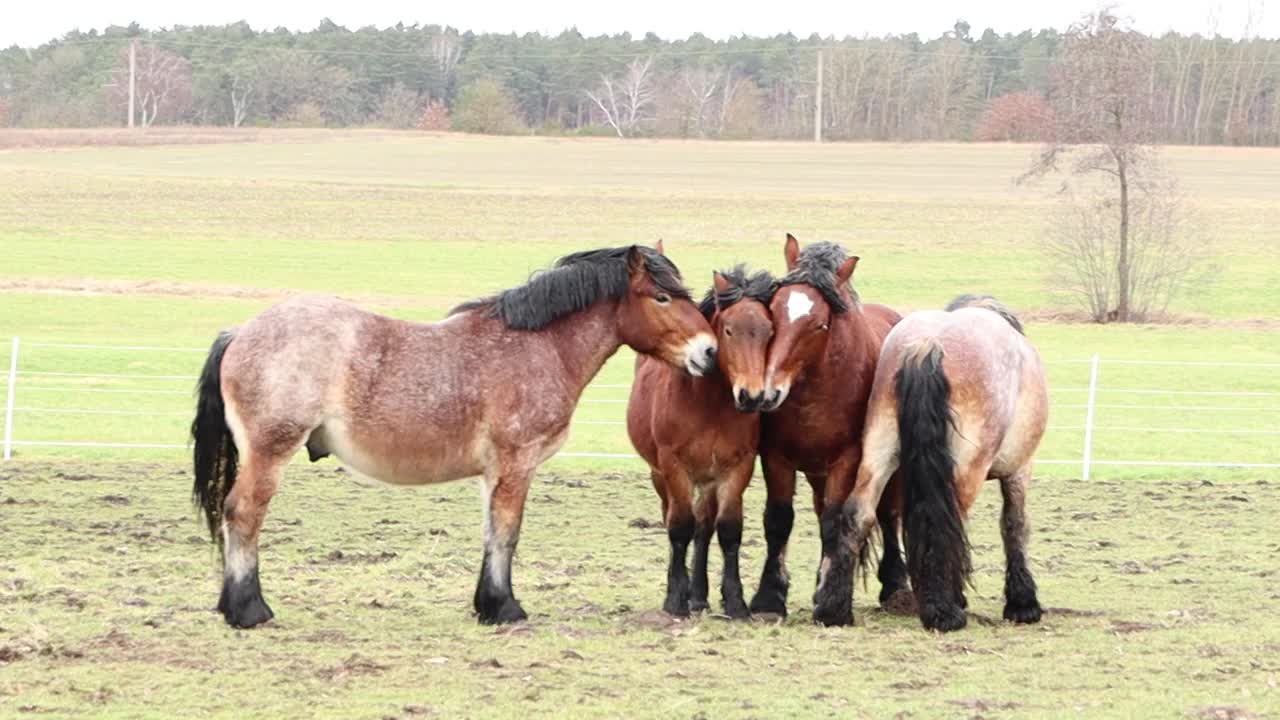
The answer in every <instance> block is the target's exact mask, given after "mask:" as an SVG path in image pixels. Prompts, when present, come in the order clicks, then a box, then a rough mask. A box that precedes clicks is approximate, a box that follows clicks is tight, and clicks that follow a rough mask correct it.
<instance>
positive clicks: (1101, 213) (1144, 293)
mask: <svg viewBox="0 0 1280 720" xmlns="http://www.w3.org/2000/svg"><path fill="white" fill-rule="evenodd" d="M1119 212H1120V209H1119V203H1118V202H1117V201H1116V198H1115V197H1114V195H1113V194H1112V193H1110V192H1108V191H1106V190H1105V189H1101V188H1099V187H1096V186H1095V187H1094V188H1085V189H1081V188H1074V189H1072V190H1070V191H1069V192H1068V193H1067V194H1066V195H1065V196H1064V198H1063V202H1062V204H1061V205H1060V207H1059V208H1058V211H1057V213H1056V216H1055V217H1054V218H1053V220H1052V222H1051V224H1050V227H1049V231H1048V233H1047V235H1046V236H1045V238H1044V249H1045V251H1046V255H1047V257H1048V261H1049V264H1050V268H1051V270H1050V273H1051V281H1052V282H1053V286H1054V287H1055V288H1056V289H1057V290H1058V291H1060V292H1062V293H1064V294H1066V295H1067V296H1068V298H1069V301H1072V302H1074V303H1075V304H1077V305H1078V306H1080V307H1081V308H1082V309H1084V310H1085V311H1087V312H1088V313H1089V317H1090V318H1091V319H1092V320H1094V321H1095V322H1107V321H1110V320H1118V319H1119V318H1118V317H1117V311H1116V309H1115V308H1116V303H1117V300H1118V298H1119V296H1120V295H1121V293H1122V292H1123V291H1124V290H1123V289H1122V286H1121V285H1119V282H1120V278H1119V276H1118V275H1117V274H1116V272H1115V261H1116V257H1117V255H1118V253H1119V250H1118V247H1117V245H1118V243H1117V237H1116V234H1115V225H1116V222H1117V220H1118V216H1119ZM1129 212H1130V214H1131V226H1130V237H1129V243H1128V250H1127V252H1128V256H1129V274H1128V275H1127V276H1126V278H1125V281H1126V283H1127V285H1128V287H1127V291H1128V295H1129V297H1130V307H1129V320H1131V321H1134V322H1147V321H1152V320H1158V319H1160V318H1161V317H1162V316H1163V315H1164V313H1165V311H1166V310H1167V309H1168V306H1169V303H1170V302H1171V301H1172V300H1174V299H1175V298H1176V297H1177V296H1178V295H1179V294H1180V293H1182V292H1184V291H1186V290H1187V289H1189V288H1190V287H1193V286H1195V285H1196V284H1199V283H1204V282H1208V281H1209V280H1210V279H1211V278H1212V276H1213V270H1214V268H1213V267H1212V265H1211V264H1210V263H1209V262H1208V250H1207V238H1206V237H1205V236H1204V233H1203V230H1202V227H1201V225H1200V224H1199V222H1198V220H1197V218H1196V217H1195V216H1194V215H1193V214H1192V212H1191V210H1190V209H1189V207H1188V205H1187V203H1186V202H1185V198H1184V197H1183V195H1182V193H1181V192H1180V191H1179V189H1178V187H1177V183H1176V182H1175V181H1174V180H1173V179H1172V178H1170V177H1168V176H1162V177H1160V178H1154V179H1153V178H1150V177H1148V178H1146V179H1144V181H1143V182H1141V183H1138V184H1136V185H1135V186H1134V192H1133V195H1132V197H1131V198H1130V200H1129Z"/></svg>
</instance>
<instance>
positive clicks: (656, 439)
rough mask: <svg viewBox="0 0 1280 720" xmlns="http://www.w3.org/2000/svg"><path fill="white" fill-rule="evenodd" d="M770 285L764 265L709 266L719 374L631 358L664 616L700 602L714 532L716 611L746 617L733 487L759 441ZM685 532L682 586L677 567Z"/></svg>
mask: <svg viewBox="0 0 1280 720" xmlns="http://www.w3.org/2000/svg"><path fill="white" fill-rule="evenodd" d="M773 286H774V282H773V278H772V277H771V276H770V275H769V274H768V273H765V272H760V273H756V274H755V275H752V276H750V277H748V276H747V274H746V272H745V271H744V270H743V268H742V267H741V266H739V267H737V268H734V269H733V270H731V271H728V272H725V273H715V275H714V286H713V287H712V289H711V290H710V291H709V292H708V293H707V295H706V297H705V298H704V299H703V301H702V305H701V310H702V314H703V315H704V316H706V317H707V319H708V320H710V322H711V327H712V329H713V330H714V331H715V333H716V339H717V340H718V342H719V347H720V352H719V358H720V359H719V365H720V372H719V373H714V374H711V375H707V376H705V377H689V376H688V375H686V374H684V373H681V372H678V371H676V370H673V369H672V368H671V367H670V366H668V365H666V364H664V363H660V362H656V361H654V360H652V359H649V358H645V357H640V358H639V359H637V361H636V377H635V381H634V382H633V383H632V385H631V401H630V403H629V405H628V407H627V432H628V434H630V436H631V443H632V444H633V445H634V446H635V448H636V452H638V453H640V456H641V457H643V458H644V459H645V461H646V462H648V463H649V468H650V473H651V475H652V477H653V487H654V489H655V490H657V491H658V497H659V498H661V500H662V515H663V521H664V523H665V524H666V527H667V537H668V539H669V540H670V543H671V560H670V564H669V566H668V570H667V599H666V602H665V603H664V604H663V609H664V610H666V611H667V612H668V613H670V614H672V615H677V616H683V615H688V614H689V612H690V611H691V610H694V611H697V610H705V609H706V608H707V607H708V603H707V554H708V552H709V551H710V546H711V535H712V533H713V532H714V533H715V534H716V535H717V536H718V537H719V539H720V550H721V552H722V553H723V555H724V571H723V575H722V580H721V585H720V594H721V597H722V599H723V602H724V612H725V614H726V615H728V616H729V617H731V618H745V617H749V616H750V612H749V611H748V610H747V603H746V601H745V600H743V597H742V580H741V579H740V578H739V575H738V549H739V546H740V545H741V544H742V493H743V492H744V491H745V490H746V489H747V483H748V482H750V481H751V473H752V472H753V471H754V470H755V464H756V447H757V444H758V442H759V439H760V416H759V415H758V414H757V413H756V412H755V410H756V409H757V408H759V406H760V405H761V403H763V402H764V363H765V355H766V353H767V352H768V348H769V339H770V338H771V337H772V336H773V322H772V320H771V319H770V318H769V310H768V306H767V303H768V302H769V297H770V296H771V295H772V294H773ZM695 490H697V492H698V499H697V505H696V507H695V506H694V505H693V493H694V491H695ZM690 540H692V541H693V542H694V555H693V557H694V559H693V568H694V569H693V582H692V590H690V581H689V576H688V574H687V572H686V569H685V554H686V552H687V550H688V548H689V542H690Z"/></svg>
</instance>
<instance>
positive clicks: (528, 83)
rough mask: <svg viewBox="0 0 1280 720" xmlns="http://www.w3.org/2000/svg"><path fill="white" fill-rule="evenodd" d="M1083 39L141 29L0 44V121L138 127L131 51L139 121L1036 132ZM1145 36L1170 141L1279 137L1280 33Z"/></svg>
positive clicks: (776, 134)
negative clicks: (1062, 65)
mask: <svg viewBox="0 0 1280 720" xmlns="http://www.w3.org/2000/svg"><path fill="white" fill-rule="evenodd" d="M1067 32H1070V28H1064V29H1062V30H1061V31H1059V30H1053V29H1043V30H1038V31H1030V30H1028V31H1025V32H1020V33H1005V34H1000V33H996V32H995V31H993V30H989V29H988V30H985V31H983V32H981V33H977V34H975V33H974V32H972V28H971V27H970V26H969V25H968V24H967V23H965V22H963V21H959V22H957V23H955V25H954V28H953V29H952V30H950V31H948V32H946V33H944V34H943V35H941V36H940V37H936V38H931V39H925V38H921V37H918V36H917V35H914V34H907V35H896V36H887V37H861V38H855V37H846V38H835V37H820V36H818V35H814V36H811V37H806V38H800V37H795V36H793V35H778V36H776V37H769V38H763V37H734V38H729V39H724V40H713V39H709V38H707V37H703V36H700V35H694V36H692V37H689V38H686V39H679V40H668V39H663V38H659V37H657V36H655V35H652V34H649V35H646V36H644V37H633V36H631V35H629V34H619V35H612V36H597V37H586V36H584V35H582V34H581V33H579V32H577V31H576V30H573V29H570V30H566V31H564V32H561V33H560V34H558V35H554V36H551V35H541V34H536V33H531V34H524V35H514V34H506V35H503V34H478V33H473V32H467V31H461V30H457V29H454V28H450V27H440V26H436V25H396V26H394V27H387V28H375V27H364V28H358V29H354V30H353V29H348V28H344V27H342V26H339V25H337V24H335V23H333V22H331V21H328V20H325V21H322V22H321V23H320V24H319V26H318V27H317V28H315V29H314V30H310V31H306V32H294V31H290V30H286V29H275V30H268V31H259V30H255V29H253V28H251V27H250V26H249V25H248V24H246V23H243V22H241V23H236V24H231V25H225V26H199V27H181V26H179V27H173V28H169V29H146V28H142V27H139V26H137V25H133V26H129V27H111V28H107V29H105V30H103V31H90V32H79V31H77V32H70V33H67V34H66V35H65V36H63V37H62V38H60V39H58V40H55V41H52V42H49V43H46V44H44V45H41V46H40V47H35V48H21V47H16V46H15V47H10V48H8V49H5V50H2V51H0V126H13V127H107V126H121V125H124V124H126V120H127V111H126V108H127V107H128V104H127V103H128V98H127V95H128V85H129V82H128V77H129V56H130V51H131V49H132V52H133V55H134V58H133V59H134V63H135V86H134V87H135V95H136V97H135V103H136V109H135V111H134V112H135V120H136V122H137V123H138V124H140V125H142V126H151V125H209V126H234V127H241V126H259V127H268V126H292V127H300V126H324V127H350V126H382V127H399V128H412V127H419V128H423V129H449V128H452V129H456V130H463V131H471V132H493V133H538V134H565V135H608V136H619V137H632V136H640V137H646V136H648V137H704V138H725V139H754V138H773V139H800V138H808V137H812V136H813V133H814V123H815V115H816V114H817V113H815V110H816V109H817V108H816V107H815V105H816V103H817V102H818V100H819V99H820V101H821V122H822V134H823V136H824V138H826V139H830V140H879V141H929V140H932V141H967V140H985V141H990V140H1016V141H1035V140H1040V139H1043V137H1042V136H1043V135H1044V133H1045V128H1046V127H1048V126H1049V125H1051V124H1052V123H1053V118H1054V112H1055V110H1054V109H1055V108H1061V107H1063V106H1064V104H1065V106H1070V105H1071V100H1072V99H1071V98H1070V97H1065V96H1063V93H1064V92H1069V90H1064V88H1071V87H1078V86H1079V85H1080V83H1079V82H1062V78H1061V77H1060V75H1061V74H1062V73H1061V72H1060V71H1059V69H1058V67H1057V56H1058V53H1059V51H1060V48H1061V45H1062V39H1063V36H1064V33H1067ZM1130 32H1133V31H1130ZM1134 35H1135V36H1136V35H1137V33H1136V32H1134ZM1140 39H1141V45H1142V47H1143V49H1144V51H1143V53H1141V55H1140V57H1139V59H1138V60H1137V61H1136V62H1139V63H1142V65H1143V67H1141V68H1139V69H1140V70H1141V71H1142V73H1143V75H1144V76H1145V77H1146V78H1148V83H1149V87H1148V88H1147V89H1146V90H1147V92H1144V93H1143V94H1142V98H1141V102H1142V103H1144V104H1146V105H1147V107H1146V108H1143V111H1144V114H1145V115H1146V117H1147V119H1148V122H1149V125H1150V127H1151V128H1152V131H1153V137H1152V140H1153V141H1154V142H1159V143H1172V144H1232V145H1277V144H1280V40H1273V39H1260V38H1253V37H1248V36H1247V35H1246V37H1245V38H1244V39H1233V38H1226V37H1221V36H1217V35H1212V36H1203V35H1198V34H1197V35H1180V34H1173V33H1170V34H1165V35H1161V36H1158V37H1152V36H1141V37H1140ZM819 63H821V79H822V82H821V86H820V88H821V89H820V92H819V84H818V77H819V72H818V67H819Z"/></svg>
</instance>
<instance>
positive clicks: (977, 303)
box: [947, 293, 1027, 335]
mask: <svg viewBox="0 0 1280 720" xmlns="http://www.w3.org/2000/svg"><path fill="white" fill-rule="evenodd" d="M966 307H980V308H983V309H984V310H990V311H991V312H993V313H995V314H997V315H999V316H1000V317H1002V318H1004V319H1005V322H1007V323H1009V324H1010V325H1012V326H1013V329H1014V330H1017V331H1018V333H1019V334H1021V335H1026V334H1027V333H1026V331H1024V330H1023V329H1022V321H1021V320H1019V319H1018V316H1017V315H1014V314H1013V311H1011V310H1010V309H1009V308H1007V307H1005V305H1004V303H1002V302H1000V301H999V300H997V299H995V298H993V297H991V296H990V295H971V294H968V293H966V294H964V295H960V296H959V297H957V298H956V299H955V300H952V301H951V302H949V303H947V312H951V311H953V310H959V309H960V308H966Z"/></svg>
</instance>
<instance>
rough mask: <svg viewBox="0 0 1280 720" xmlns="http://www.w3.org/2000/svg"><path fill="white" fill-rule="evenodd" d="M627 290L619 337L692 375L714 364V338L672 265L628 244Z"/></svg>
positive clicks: (655, 252) (659, 255)
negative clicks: (628, 278)
mask: <svg viewBox="0 0 1280 720" xmlns="http://www.w3.org/2000/svg"><path fill="white" fill-rule="evenodd" d="M627 265H628V269H629V273H630V280H629V283H628V288H627V292H626V293H624V294H623V296H622V297H621V299H620V300H619V302H618V337H619V339H621V340H622V342H623V343H624V344H626V345H628V346H630V347H631V348H632V349H633V350H635V351H636V352H639V353H643V354H646V355H654V356H656V357H659V358H662V359H663V360H665V361H667V362H668V363H671V364H672V365H675V366H676V367H682V368H684V369H685V370H687V371H688V372H689V374H690V375H693V376H695V377H697V376H700V375H703V374H704V373H706V372H709V371H710V370H711V369H713V368H714V367H715V364H716V338H715V335H714V334H712V331H711V326H710V325H709V324H708V323H707V319H706V318H704V317H703V316H702V313H700V312H698V306H697V305H694V303H693V300H691V299H690V298H689V291H688V290H686V289H685V288H684V286H683V285H682V284H681V281H680V273H679V271H678V270H677V269H676V266H675V265H674V264H673V263H672V262H671V261H670V260H668V259H667V258H666V257H664V256H663V254H662V243H661V241H659V243H658V246H657V248H656V249H649V248H642V247H639V246H632V248H631V250H630V251H629V253H628V255H627Z"/></svg>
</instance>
